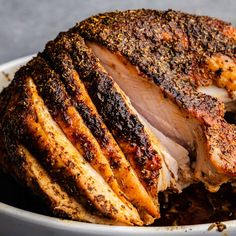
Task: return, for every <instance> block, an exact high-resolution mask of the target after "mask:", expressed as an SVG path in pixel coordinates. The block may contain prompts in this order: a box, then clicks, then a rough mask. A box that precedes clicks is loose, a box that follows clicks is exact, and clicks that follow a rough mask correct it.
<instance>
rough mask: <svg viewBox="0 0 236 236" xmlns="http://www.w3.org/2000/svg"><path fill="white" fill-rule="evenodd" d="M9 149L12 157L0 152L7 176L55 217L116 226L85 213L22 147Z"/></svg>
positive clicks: (17, 146) (15, 146) (16, 145)
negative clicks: (29, 192)
mask: <svg viewBox="0 0 236 236" xmlns="http://www.w3.org/2000/svg"><path fill="white" fill-rule="evenodd" d="M2 144H3V143H2ZM10 149H11V150H9V149H8V151H9V152H10V153H11V154H12V157H13V156H14V158H12V157H10V156H9V155H6V152H4V153H3V152H1V157H0V164H1V168H2V169H4V171H5V172H7V173H11V175H12V176H13V177H14V178H15V179H16V180H17V181H20V182H21V183H22V184H25V185H26V186H28V187H29V188H31V189H32V190H33V191H34V192H35V193H36V194H37V195H39V196H40V197H41V198H43V199H44V201H45V202H46V203H47V205H48V206H49V207H50V208H51V210H52V211H53V213H54V214H55V215H57V216H59V217H63V218H65V217H66V218H69V219H73V220H80V221H86V222H91V223H97V224H117V223H118V222H115V221H113V220H109V219H106V218H103V217H101V216H96V215H94V214H91V213H90V212H89V211H88V210H86V209H85V208H84V207H83V205H81V204H80V203H78V202H77V201H76V200H75V199H74V198H73V197H71V196H69V195H68V194H67V193H66V192H65V191H64V190H63V189H62V188H61V187H60V185H59V184H57V183H56V182H55V181H53V180H52V178H51V177H50V176H49V175H48V173H47V172H46V171H45V169H44V168H43V167H42V166H41V165H40V163H39V162H38V161H37V159H36V158H35V157H33V156H32V155H31V154H30V153H29V151H28V150H27V149H26V148H25V147H24V146H22V145H20V144H15V145H12V146H11V147H10ZM1 151H2V150H1Z"/></svg>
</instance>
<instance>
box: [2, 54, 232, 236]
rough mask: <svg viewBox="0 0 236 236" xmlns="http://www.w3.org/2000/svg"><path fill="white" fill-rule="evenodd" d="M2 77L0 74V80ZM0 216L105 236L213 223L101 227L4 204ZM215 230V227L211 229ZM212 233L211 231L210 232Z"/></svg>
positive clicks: (203, 229) (14, 63)
mask: <svg viewBox="0 0 236 236" xmlns="http://www.w3.org/2000/svg"><path fill="white" fill-rule="evenodd" d="M34 56H36V54H32V55H29V56H25V57H21V58H17V59H15V60H11V61H9V62H6V63H3V64H1V65H0V73H2V72H5V71H9V70H11V69H14V70H15V69H16V68H18V66H20V65H23V64H24V63H26V62H27V61H29V60H30V59H32V58H33V57H34ZM1 77H2V75H1V74H0V79H1ZM0 91H1V86H0ZM0 215H5V216H8V217H11V218H15V219H16V220H20V221H22V222H30V223H32V224H35V225H38V226H42V227H48V228H54V229H55V228H56V229H60V230H66V231H67V232H78V233H84V234H86V233H94V232H96V233H98V234H99V233H100V234H103V235H104V236H105V235H112V234H114V233H117V232H119V233H124V234H127V233H129V235H135V236H137V235H144V234H145V235H147V234H148V235H154V234H155V235H156V234H157V232H158V233H163V234H164V233H168V235H170V234H171V235H175V234H176V235H179V234H180V233H188V232H191V233H195V234H196V233H198V234H201V233H207V232H211V231H209V227H210V226H211V225H212V224H214V223H205V224H196V225H184V226H141V227H140V226H114V225H101V224H93V223H86V222H78V221H73V220H65V219H60V218H57V217H51V216H46V215H42V214H38V213H34V212H30V211H27V210H23V209H20V208H17V207H14V206H11V205H8V204H5V203H2V202H0ZM221 223H223V224H225V225H226V231H223V232H224V233H225V232H226V233H227V231H228V230H229V231H232V230H233V231H236V220H230V221H222V222H221ZM213 228H214V229H215V227H213ZM212 231H213V230H212Z"/></svg>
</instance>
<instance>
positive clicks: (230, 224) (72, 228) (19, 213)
mask: <svg viewBox="0 0 236 236" xmlns="http://www.w3.org/2000/svg"><path fill="white" fill-rule="evenodd" d="M0 214H4V215H6V216H10V217H12V218H15V219H19V220H20V221H22V222H28V223H31V224H34V225H38V226H43V227H47V228H56V229H59V230H66V231H67V232H79V233H91V232H93V233H94V232H96V233H98V234H99V233H100V234H103V235H112V234H113V233H117V232H119V233H126V234H127V233H129V235H135V236H137V235H144V234H148V235H152V234H156V233H167V232H168V234H171V235H174V234H176V235H177V234H178V235H179V233H188V232H191V233H195V234H196V233H199V235H200V234H201V233H207V232H209V233H210V232H211V231H210V230H209V227H210V226H211V225H212V224H214V223H206V224H197V225H184V226H141V227H140V226H116V225H101V224H93V223H86V222H79V221H73V220H65V219H60V218H57V217H52V216H46V215H42V214H38V213H34V212H30V211H26V210H22V209H20V208H17V207H13V206H10V205H8V204H5V203H2V202H0ZM222 223H223V224H225V226H226V231H223V232H224V233H226V232H227V231H228V230H230V231H231V230H233V229H235V230H236V220H231V221H223V222H222ZM213 228H214V227H213Z"/></svg>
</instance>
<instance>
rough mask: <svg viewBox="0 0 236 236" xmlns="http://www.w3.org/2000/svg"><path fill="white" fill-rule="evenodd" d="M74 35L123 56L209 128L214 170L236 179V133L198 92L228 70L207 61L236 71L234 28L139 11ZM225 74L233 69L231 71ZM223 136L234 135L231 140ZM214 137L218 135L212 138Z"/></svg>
mask: <svg viewBox="0 0 236 236" xmlns="http://www.w3.org/2000/svg"><path fill="white" fill-rule="evenodd" d="M72 31H73V32H79V33H80V34H81V35H82V36H83V37H84V38H85V39H86V40H89V41H92V42H97V43H99V44H101V45H102V46H105V47H106V48H108V49H109V50H110V51H112V52H113V53H115V54H116V55H120V56H124V57H125V58H126V59H128V61H129V62H130V63H131V64H133V65H134V66H136V68H137V69H138V70H139V72H140V74H141V75H143V76H144V77H147V79H150V80H152V81H154V83H155V84H156V85H158V86H159V87H160V88H161V89H162V92H163V93H164V95H166V96H167V97H168V98H169V99H171V100H173V101H174V102H175V103H176V104H177V105H178V106H179V107H180V108H181V109H183V110H184V111H186V112H187V113H188V114H189V115H190V116H192V117H194V118H197V120H198V121H200V122H201V123H202V127H205V135H206V138H207V139H208V140H207V141H206V142H207V145H208V148H209V150H212V148H213V149H216V148H217V147H218V146H219V147H220V151H221V154H220V156H221V158H222V159H221V160H222V161H220V162H219V163H220V165H219V164H217V161H216V160H213V159H214V158H213V157H212V153H213V152H212V151H210V152H209V158H211V159H212V162H213V164H214V165H215V167H216V169H218V171H220V172H222V173H223V172H225V174H226V175H229V176H232V177H233V176H235V175H236V172H235V165H233V164H235V149H236V146H235V136H236V128H235V126H233V125H232V126H231V125H228V124H226V123H225V122H224V121H223V118H222V117H223V115H224V106H223V104H222V103H220V102H219V101H218V100H217V99H215V98H213V97H211V96H207V95H205V94H202V93H199V92H197V90H196V88H197V87H198V86H199V85H203V86H206V85H209V84H212V83H216V84H219V83H221V82H222V81H221V80H220V77H219V71H218V70H219V69H220V68H221V69H222V68H223V69H224V65H220V66H219V69H218V70H215V68H216V67H217V66H218V65H216V66H215V67H214V69H213V68H212V67H211V65H210V66H209V64H208V63H209V60H215V58H216V57H217V56H219V57H228V58H229V59H230V60H231V62H230V63H231V64H230V65H231V67H232V64H233V66H234V67H235V48H236V41H235V29H234V28H233V27H232V26H230V24H228V23H225V22H223V21H220V20H217V19H213V18H210V17H203V16H194V15H189V14H185V13H180V12H175V11H172V10H170V11H163V12H161V11H154V10H137V11H125V12H112V13H105V14H100V15H97V16H94V17H91V18H89V19H87V20H85V21H83V22H81V23H79V24H78V25H77V26H76V27H74V28H73V29H72ZM219 60H220V59H219ZM233 62H234V63H233ZM211 63H212V61H211ZM219 64H220V63H219ZM222 64H224V63H223V62H222ZM209 67H210V68H209ZM225 69H229V68H228V66H227V65H225ZM231 69H234V68H231ZM211 70H212V72H211ZM213 70H215V71H214V73H213ZM231 75H232V72H231V74H230V75H229V78H228V79H229V82H230V79H232V80H234V79H235V78H233V77H232V78H231V77H230V76H231ZM218 79H219V80H218ZM225 86H226V84H225V85H222V87H225ZM227 89H228V91H229V92H230V91H232V89H234V87H233V86H232V84H230V85H227ZM208 126H210V127H208ZM225 130H230V132H231V134H230V135H229V136H228V135H227V134H226V133H225V132H224V131H225ZM212 133H214V134H216V133H220V135H219V134H218V135H216V136H214V137H212V135H211V134H212ZM223 140H224V141H223ZM226 140H227V141H226ZM222 142H224V143H226V142H227V143H228V145H226V146H227V151H225V148H224V147H222V146H221V145H220V144H221V143H222ZM229 163H231V164H232V165H231V164H229Z"/></svg>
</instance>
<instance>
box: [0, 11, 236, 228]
mask: <svg viewBox="0 0 236 236" xmlns="http://www.w3.org/2000/svg"><path fill="white" fill-rule="evenodd" d="M235 48H236V30H235V29H234V28H233V27H232V26H231V25H230V24H228V23H225V22H223V21H220V20H218V19H213V18H210V17H205V16H194V15H189V14H185V13H181V12H175V11H171V10H170V11H155V10H135V11H124V12H119V11H117V12H111V13H105V14H100V15H97V16H94V17H91V18H88V19H87V20H85V21H83V22H81V23H78V24H77V25H76V26H74V27H73V28H71V29H70V30H69V31H67V32H63V33H60V34H59V35H58V36H57V38H56V39H55V40H53V41H50V42H48V43H47V45H46V47H45V49H44V51H43V52H41V53H39V54H38V55H37V56H36V57H35V58H33V59H32V60H31V61H30V62H28V63H27V65H26V66H23V67H22V68H20V69H19V71H18V72H17V73H16V75H15V77H14V79H13V81H12V82H11V84H10V85H9V87H7V88H5V89H4V90H3V91H2V93H1V94H0V104H1V106H0V118H1V119H0V134H1V136H0V137H1V138H0V142H1V150H0V151H1V157H0V167H1V169H3V170H4V171H5V172H7V173H8V174H10V175H12V176H13V177H14V178H15V179H16V180H17V181H19V182H20V183H22V184H23V185H26V186H28V187H29V188H31V189H32V191H33V192H34V193H35V194H38V195H39V196H41V197H42V198H43V199H44V201H45V202H46V203H47V204H48V206H49V208H50V209H51V211H52V212H53V213H54V214H55V215H57V216H59V217H62V218H69V219H73V220H78V221H86V222H91V223H100V224H116V225H147V224H151V223H153V221H154V220H155V219H158V218H160V217H161V216H160V209H159V203H158V193H159V192H163V191H165V190H168V191H169V192H177V193H178V192H179V193H180V192H181V191H182V189H184V188H186V187H187V186H189V185H191V184H193V183H197V182H202V183H204V185H205V188H206V189H208V190H209V191H211V192H216V191H218V189H219V188H220V186H221V185H222V184H223V183H232V185H234V186H235V179H236V127H235V125H233V124H229V123H227V121H226V120H225V119H224V114H225V110H227V111H231V112H235V110H236V109H235V104H236V103H235V93H236V92H235V91H236V77H235V75H236V64H235V60H236V57H235Z"/></svg>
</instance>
